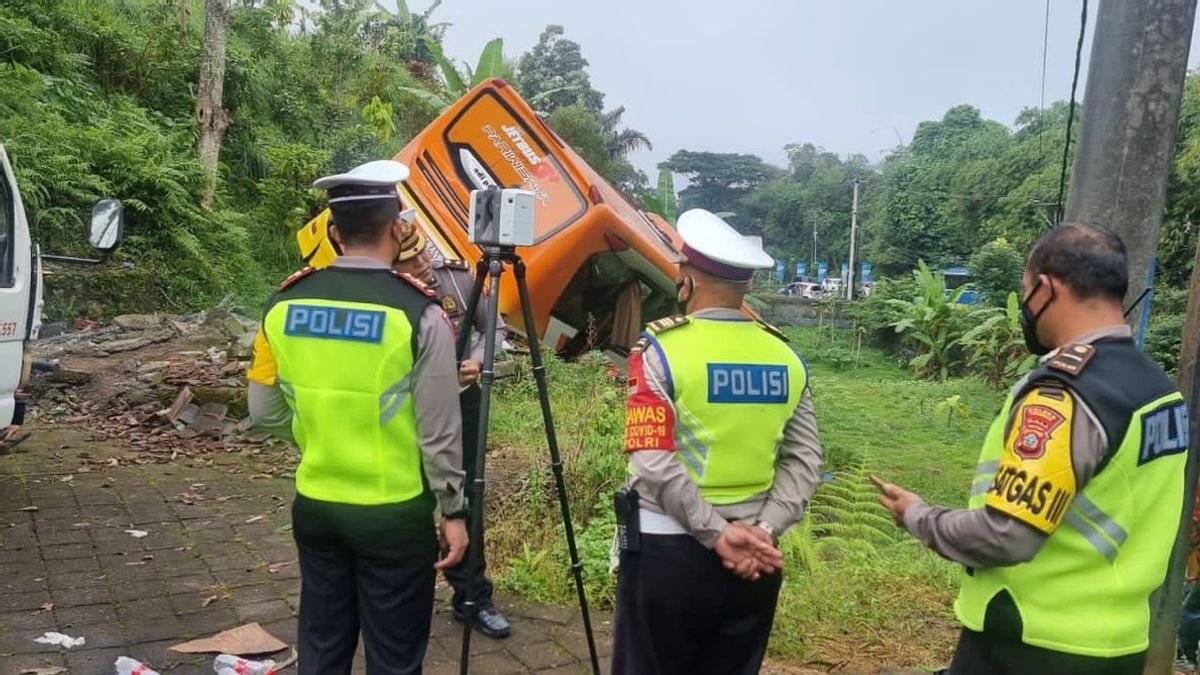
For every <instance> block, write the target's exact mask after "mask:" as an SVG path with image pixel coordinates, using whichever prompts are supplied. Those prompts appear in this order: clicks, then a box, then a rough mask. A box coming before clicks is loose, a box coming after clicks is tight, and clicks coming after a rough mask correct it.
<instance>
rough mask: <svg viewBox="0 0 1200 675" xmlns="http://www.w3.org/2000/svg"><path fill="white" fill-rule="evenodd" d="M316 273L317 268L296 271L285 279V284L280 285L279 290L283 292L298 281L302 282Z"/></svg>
mask: <svg viewBox="0 0 1200 675" xmlns="http://www.w3.org/2000/svg"><path fill="white" fill-rule="evenodd" d="M316 271H317V268H315V267H305V268H302V269H299V270H296V271H295V272H293V273H292V276H290V277H288V278H286V279H284V280H283V283H281V284H279V289H278V290H281V291H282V290H283V289H285V288H287V287H288V286H291V285H292V284H294V283H296V282H297V281H300V280H301V279H303V278H304V277H306V276H308V275H310V274H312V273H313V272H316Z"/></svg>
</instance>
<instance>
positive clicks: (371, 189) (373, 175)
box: [313, 159, 409, 204]
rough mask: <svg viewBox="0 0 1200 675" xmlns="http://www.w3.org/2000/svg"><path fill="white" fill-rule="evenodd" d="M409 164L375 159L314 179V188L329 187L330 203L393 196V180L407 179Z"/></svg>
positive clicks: (394, 196)
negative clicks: (345, 170) (342, 171)
mask: <svg viewBox="0 0 1200 675" xmlns="http://www.w3.org/2000/svg"><path fill="white" fill-rule="evenodd" d="M408 175H409V171H408V167H407V166H405V165H403V164H401V163H400V162H397V161H395V160H391V159H378V160H375V161H373V162H367V163H366V164H361V165H359V166H356V167H354V168H353V169H351V170H349V171H347V172H345V173H339V174H334V175H332V176H325V177H323V178H318V179H317V180H315V181H313V187H315V188H319V189H322V190H329V203H330V204H333V203H336V202H347V201H358V200H362V199H383V198H391V199H396V198H398V197H399V193H397V192H396V183H399V182H401V181H403V180H406V179H407V178H408Z"/></svg>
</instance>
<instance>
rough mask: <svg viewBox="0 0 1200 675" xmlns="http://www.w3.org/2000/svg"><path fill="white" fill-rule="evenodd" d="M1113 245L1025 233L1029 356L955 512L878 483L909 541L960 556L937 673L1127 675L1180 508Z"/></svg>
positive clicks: (1121, 255) (1163, 409)
mask: <svg viewBox="0 0 1200 675" xmlns="http://www.w3.org/2000/svg"><path fill="white" fill-rule="evenodd" d="M1127 285H1128V269H1127V264H1126V258H1125V246H1124V244H1123V243H1122V242H1121V240H1120V238H1118V237H1117V235H1115V234H1113V233H1112V232H1110V231H1108V230H1106V229H1104V228H1102V227H1097V226H1093V225H1088V224H1085V223H1069V224H1063V225H1059V226H1058V227H1055V228H1054V229H1052V230H1051V231H1049V232H1047V233H1046V234H1045V235H1043V236H1042V237H1041V239H1039V240H1038V242H1037V243H1036V244H1035V245H1034V247H1033V251H1032V252H1031V253H1030V254H1029V259H1028V261H1027V262H1026V266H1025V275H1024V281H1023V286H1024V300H1023V302H1022V306H1021V322H1022V328H1023V329H1024V332H1025V341H1026V344H1028V345H1029V349H1030V351H1032V352H1033V353H1035V354H1039V355H1042V358H1041V362H1040V363H1039V365H1038V366H1037V367H1036V368H1034V369H1033V371H1032V372H1030V373H1029V374H1028V375H1026V376H1025V377H1024V378H1022V379H1021V381H1020V382H1018V383H1017V384H1016V386H1015V387H1013V389H1012V391H1011V393H1010V394H1009V396H1008V399H1007V400H1006V401H1005V403H1004V407H1003V408H1002V409H1001V411H1000V415H999V416H998V417H997V418H996V420H995V422H994V423H993V425H992V428H991V430H990V431H989V432H988V435H987V437H986V439H985V440H984V444H983V451H982V453H981V454H980V457H979V462H978V465H977V467H976V472H975V478H974V480H973V482H972V484H971V490H970V500H969V508H967V509H950V508H945V507H939V506H930V505H928V504H925V503H924V502H922V501H921V499H920V498H919V497H917V496H916V495H914V494H912V493H911V492H907V491H905V490H903V489H901V488H899V487H897V486H895V485H890V484H886V483H881V486H880V490H881V492H882V493H883V494H882V496H881V497H880V501H881V502H882V503H883V504H884V505H885V506H886V507H887V508H888V509H890V510H891V512H892V514H893V515H894V516H895V517H896V519H897V520H898V521H900V522H901V523H902V524H903V525H904V526H905V528H907V529H908V531H909V532H911V533H912V534H913V536H915V537H917V538H918V539H919V540H921V541H922V542H923V543H924V544H926V545H927V546H929V547H930V548H932V549H933V550H935V551H937V552H938V553H939V554H941V555H942V556H944V557H946V558H948V559H950V560H952V561H955V562H958V563H960V564H962V565H963V568H964V571H963V575H962V583H961V589H960V591H959V595H958V600H957V601H956V602H955V604H954V608H955V613H956V614H957V615H958V619H959V621H961V622H962V624H963V631H962V635H961V638H960V640H959V644H958V649H957V651H956V652H955V654H954V659H953V662H952V663H951V665H950V669H949V671H948V672H949V673H950V674H951V675H976V674H979V675H982V674H984V673H987V674H989V675H1025V674H1027V673H1054V674H1055V675H1075V674H1079V675H1083V674H1085V673H1086V674H1088V675H1096V674H1113V675H1125V674H1128V675H1134V674H1140V673H1141V672H1142V665H1143V662H1144V660H1145V651H1146V648H1147V646H1148V644H1149V627H1150V607H1149V598H1150V594H1151V592H1152V591H1154V589H1156V588H1157V587H1158V586H1160V585H1161V584H1162V583H1163V580H1164V578H1165V576H1166V571H1167V562H1168V558H1169V556H1170V553H1171V548H1172V544H1173V543H1174V540H1175V530H1176V527H1177V525H1178V523H1179V516H1180V509H1181V508H1182V506H1183V489H1184V486H1183V480H1184V478H1183V469H1184V462H1185V460H1186V450H1187V447H1188V422H1187V419H1188V417H1187V409H1186V407H1185V404H1184V401H1183V396H1182V395H1181V394H1180V393H1179V391H1178V390H1176V388H1175V385H1174V383H1173V382H1172V381H1171V380H1170V378H1168V377H1167V375H1166V374H1165V373H1163V371H1162V369H1160V368H1159V367H1158V365H1157V364H1156V363H1155V362H1154V361H1153V360H1151V359H1150V358H1149V357H1147V356H1146V355H1145V354H1143V353H1142V352H1141V351H1139V350H1138V348H1137V345H1136V344H1135V343H1134V341H1133V337H1132V333H1131V331H1130V328H1129V326H1127V325H1126V324H1125V321H1124V317H1123V313H1122V311H1121V300H1122V298H1123V297H1124V296H1125V291H1126V287H1127Z"/></svg>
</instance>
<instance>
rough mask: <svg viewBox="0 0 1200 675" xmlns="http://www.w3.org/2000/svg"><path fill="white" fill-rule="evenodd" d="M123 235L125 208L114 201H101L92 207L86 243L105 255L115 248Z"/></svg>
mask: <svg viewBox="0 0 1200 675" xmlns="http://www.w3.org/2000/svg"><path fill="white" fill-rule="evenodd" d="M124 235H125V207H124V206H122V205H121V202H119V201H117V200H116V199H101V200H100V201H98V202H96V205H95V206H93V207H92V221H91V228H90V231H89V232H88V241H89V242H90V243H91V244H92V247H93V248H96V249H99V250H101V251H104V252H105V253H107V252H109V251H111V250H113V249H114V248H116V247H117V244H119V243H120V242H121V237H123V236H124Z"/></svg>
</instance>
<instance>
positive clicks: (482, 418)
mask: <svg viewBox="0 0 1200 675" xmlns="http://www.w3.org/2000/svg"><path fill="white" fill-rule="evenodd" d="M505 263H508V264H510V265H512V268H513V274H514V275H515V276H516V279H517V291H518V293H519V294H520V296H521V312H522V314H523V315H524V317H525V331H526V333H527V335H528V338H529V357H530V359H532V361H533V377H534V379H535V380H536V381H537V388H538V400H539V401H540V402H541V404H542V422H543V423H544V425H545V428H546V444H547V445H548V446H549V448H550V467H551V470H552V471H553V473H554V485H555V487H556V488H557V491H558V503H559V505H560V506H561V507H562V517H563V526H564V528H565V529H566V532H567V550H568V551H569V552H570V555H571V573H572V574H573V575H574V576H575V589H576V591H578V593H579V609H580V611H581V612H582V613H583V630H584V632H585V634H586V635H587V643H588V654H589V655H590V656H591V659H592V672H593V673H594V674H595V675H600V661H599V658H598V657H597V656H596V640H595V637H594V636H593V634H592V620H591V617H590V616H589V615H588V605H587V593H586V592H585V591H584V588H583V565H582V564H581V563H580V562H579V550H578V549H577V548H576V547H575V528H574V527H572V525H571V507H570V504H569V503H568V502H567V485H566V482H565V481H564V480H563V468H562V457H561V455H559V452H558V437H557V436H556V435H555V433H554V417H553V416H552V415H551V413H550V392H549V389H548V387H547V384H546V367H545V366H544V365H543V364H542V350H541V345H540V344H539V343H538V336H537V324H536V323H534V319H533V305H532V304H531V303H530V301H529V287H528V286H527V285H526V284H525V262H524V261H523V260H521V256H519V255H517V252H516V249H515V248H513V247H511V246H484V247H483V257H482V258H480V260H479V263H478V265H476V268H475V287H474V289H472V291H471V297H470V299H469V300H468V301H467V311H466V314H465V315H464V317H466V320H465V321H464V325H463V327H462V328H461V329H459V335H458V351H457V353H458V358H459V360H460V361H461V360H462V359H463V357H464V356H465V355H466V353H467V345H468V343H469V342H470V338H471V330H470V328H469V324H468V323H467V322H468V321H469V320H470V318H471V317H474V316H475V309H476V308H477V307H478V306H479V299H480V297H482V295H483V284H484V282H485V281H486V280H487V278H488V277H490V278H491V280H492V292H491V294H490V295H489V296H488V308H487V326H486V327H485V328H484V332H483V340H484V342H483V371H482V373H481V376H480V386H481V388H482V390H483V392H482V394H483V398H482V401H481V402H480V406H479V440H478V442H477V444H476V445H475V448H474V452H475V475H474V476H473V477H471V478H472V480H471V484H470V485H469V486H468V487H467V498H468V500H469V505H470V510H471V532H470V538H471V544H470V547H469V548H468V549H467V566H468V569H470V570H471V572H472V574H471V579H472V581H471V583H472V584H475V583H478V579H479V577H480V574H479V567H480V564H481V557H482V553H483V529H484V528H483V492H484V483H485V480H484V475H485V474H484V462H485V461H486V454H487V441H488V416H489V414H490V412H491V407H492V383H493V382H494V381H495V379H496V371H495V362H496V319H497V317H498V316H499V311H500V275H501V274H503V273H504V264H505ZM463 451H464V452H466V451H467V449H466V448H464V449H463ZM467 597H468V600H467V602H466V603H464V606H463V610H464V611H465V613H466V618H467V620H466V621H464V622H463V638H462V654H461V656H460V657H459V673H461V674H462V675H466V674H467V671H468V664H469V661H470V656H471V625H472V624H473V623H474V621H473V619H474V618H475V612H477V611H478V607H476V606H475V601H474V600H473V598H474V597H475V594H474V593H473V592H472V593H470V594H468V596H467Z"/></svg>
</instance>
